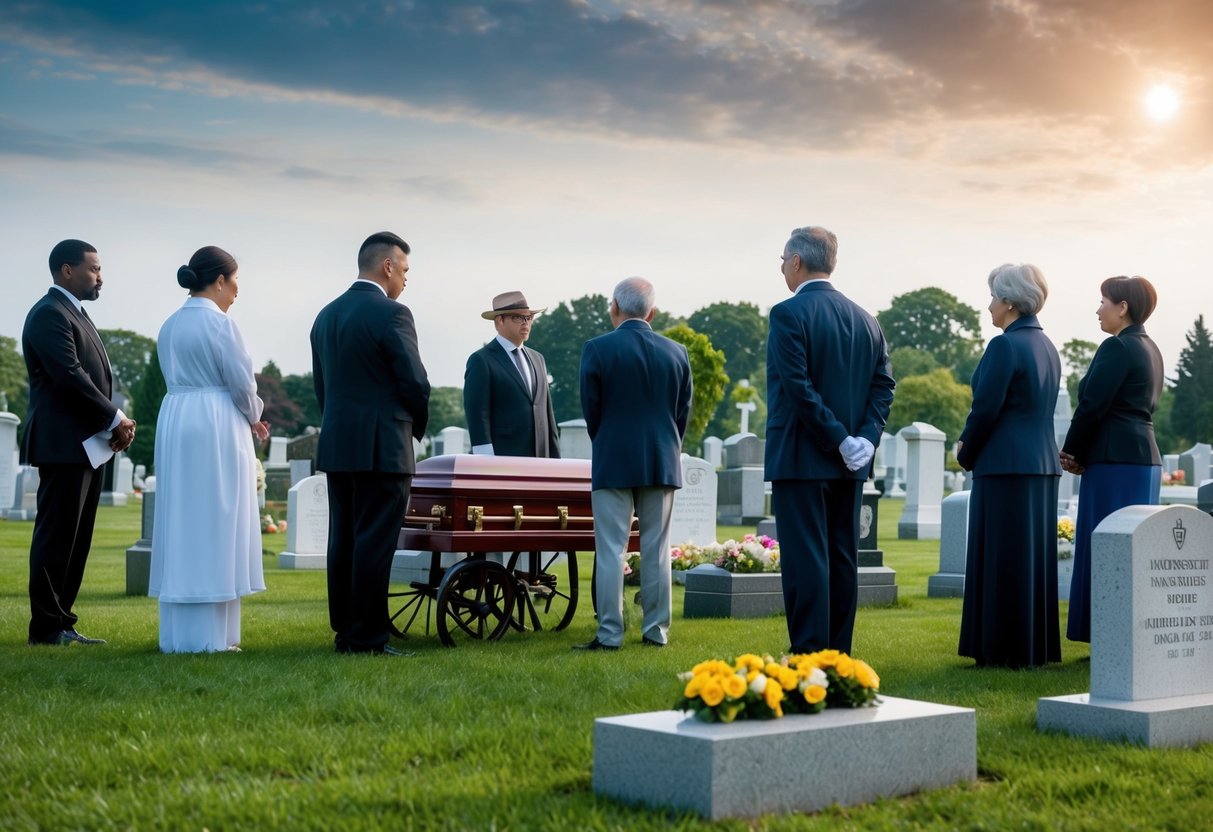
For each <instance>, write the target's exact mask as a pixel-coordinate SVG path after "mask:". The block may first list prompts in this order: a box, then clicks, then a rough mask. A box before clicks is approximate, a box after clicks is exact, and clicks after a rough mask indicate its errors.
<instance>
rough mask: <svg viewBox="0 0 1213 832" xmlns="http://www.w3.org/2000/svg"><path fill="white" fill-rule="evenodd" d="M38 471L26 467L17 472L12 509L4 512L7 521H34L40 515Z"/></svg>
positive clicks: (29, 466)
mask: <svg viewBox="0 0 1213 832" xmlns="http://www.w3.org/2000/svg"><path fill="white" fill-rule="evenodd" d="M38 483H39V477H38V469H37V468H34V467H33V466H31V465H26V466H23V467H22V468H20V470H18V471H17V483H16V485H15V487H14V488H13V501H12V505H11V507H10V508H9V509H8V510H7V511H6V512H4V518H5V519H6V520H33V519H34V516H35V515H36V514H37V513H38Z"/></svg>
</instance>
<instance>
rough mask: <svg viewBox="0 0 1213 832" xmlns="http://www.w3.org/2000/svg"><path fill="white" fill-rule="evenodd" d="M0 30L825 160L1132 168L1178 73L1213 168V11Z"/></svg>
mask: <svg viewBox="0 0 1213 832" xmlns="http://www.w3.org/2000/svg"><path fill="white" fill-rule="evenodd" d="M0 20H7V25H6V26H5V27H4V31H5V32H6V33H7V34H6V36H7V37H8V38H10V39H20V40H25V41H26V42H38V43H41V44H43V45H44V47H45V48H47V49H58V50H62V51H72V52H74V53H75V54H77V55H78V56H79V57H80V58H82V59H83V60H84V62H85V63H86V64H88V63H90V61H91V62H92V64H93V67H94V68H95V66H96V65H99V64H106V65H109V66H126V67H130V68H132V69H137V70H139V71H141V72H144V73H152V74H154V73H160V72H167V71H180V72H197V71H199V70H202V71H205V72H206V73H208V74H209V75H210V76H218V77H219V78H221V79H229V80H231V81H237V82H244V83H248V84H255V85H258V86H260V87H263V88H264V87H268V88H272V89H277V90H281V91H284V92H287V93H291V94H305V95H325V96H330V97H331V96H340V97H348V98H351V99H357V100H359V101H360V102H361V104H362V105H363V106H372V107H373V106H389V107H390V106H398V107H402V108H407V109H409V110H411V111H417V110H420V111H422V112H425V113H429V114H431V115H433V116H435V117H457V118H466V119H470V120H476V121H480V122H483V123H494V124H513V125H523V126H530V127H539V128H541V129H544V130H567V131H571V132H577V133H581V134H585V133H590V134H598V135H604V136H608V137H639V138H668V139H676V140H690V141H712V142H722V141H723V142H753V143H759V144H770V145H778V146H781V147H788V146H794V147H803V148H808V149H823V150H835V149H841V148H849V147H856V146H872V145H876V146H883V147H886V148H891V149H894V150H895V149H896V148H898V147H899V146H902V145H903V144H906V145H909V144H914V143H913V142H905V140H904V137H905V136H906V135H907V134H922V133H927V132H930V131H945V132H946V131H949V130H960V129H965V128H966V126H967V125H970V124H973V123H979V124H989V123H991V122H998V123H1006V124H1007V125H1010V128H1009V129H1013V128H1014V126H1015V125H1017V124H1018V125H1022V124H1025V123H1030V124H1032V125H1034V126H1037V127H1041V126H1043V127H1045V128H1048V129H1051V130H1060V131H1067V130H1073V131H1081V132H1082V134H1083V135H1084V136H1086V137H1087V140H1088V141H1093V142H1096V143H1099V144H1100V145H1101V146H1100V147H1099V148H1098V150H1100V151H1101V152H1112V153H1114V154H1115V153H1120V154H1123V155H1125V156H1131V155H1132V154H1134V153H1140V152H1141V150H1140V148H1139V147H1137V146H1135V145H1131V140H1132V139H1133V138H1134V137H1135V136H1136V135H1137V134H1138V133H1139V132H1140V130H1141V124H1140V113H1139V109H1138V106H1137V99H1138V98H1139V97H1140V93H1141V91H1142V88H1143V84H1145V83H1146V82H1147V81H1148V79H1149V78H1150V77H1152V76H1157V75H1159V74H1167V73H1169V74H1173V75H1174V76H1176V77H1177V78H1180V79H1181V80H1184V79H1186V83H1187V84H1188V85H1189V86H1188V89H1187V90H1186V93H1185V98H1186V99H1188V101H1189V102H1190V103H1189V105H1188V106H1189V108H1190V112H1188V113H1187V114H1186V121H1185V123H1187V124H1189V125H1190V126H1189V127H1186V128H1176V130H1175V133H1174V136H1173V137H1172V140H1171V142H1172V143H1171V146H1170V147H1168V149H1167V155H1168V158H1171V159H1173V160H1175V161H1176V162H1183V161H1186V162H1189V163H1191V162H1204V161H1207V160H1208V159H1209V158H1211V157H1213V115H1211V114H1210V113H1209V112H1208V110H1209V108H1210V106H1211V104H1210V101H1213V96H1211V95H1209V94H1208V92H1209V91H1208V90H1207V89H1205V88H1204V87H1203V86H1202V85H1204V84H1206V83H1208V82H1207V80H1206V79H1205V77H1204V74H1203V73H1204V65H1205V63H1206V62H1207V57H1208V55H1209V53H1210V46H1211V45H1213V4H1211V3H1209V2H1207V0H1158V1H1157V2H1151V3H1129V2H1125V3H1120V2H1105V1H1104V0H1048V2H1045V0H1039V2H1031V0H915V2H905V1H904V0H821V2H817V3H811V2H810V3H806V2H803V0H755V2H748V3H744V4H742V3H730V2H723V0H653V1H652V2H639V0H636V2H623V0H616V2H608V1H607V0H602V2H586V1H585V0H499V2H479V3H473V2H464V1H463V0H448V1H447V2H442V3H437V2H422V1H421V0H415V1H410V0H377V1H376V2H364V0H346V2H341V0H331V2H322V1H321V0H312V2H304V3H299V2H288V0H262V2H258V3H248V2H246V1H245V0H239V1H238V2H237V1H236V0H220V2H209V3H205V4H186V3H181V4H166V3H161V2H153V1H152V0H142V1H141V2H140V1H139V0H134V1H133V2H123V3H108V2H84V0H77V2H71V0H63V2H54V3H51V2H38V1H37V0H27V1H26V2H23V3H21V4H19V5H18V4H9V5H8V6H6V8H5V9H4V10H3V11H0ZM98 50H99V51H98ZM1200 109H1203V111H1198V110H1200ZM1025 132H1026V131H1025ZM916 146H917V145H916ZM1001 152H1002V151H1001V150H1000V151H998V153H1001ZM1014 152H1015V153H1020V154H1024V155H1023V156H1022V157H1021V158H1026V157H1027V156H1029V155H1030V154H1031V152H1032V148H1031V146H1030V143H1029V142H1028V141H1027V140H1026V139H1021V140H1020V141H1019V142H1018V146H1017V147H1016V148H1014ZM996 155H997V153H996V154H993V155H992V156H991V157H990V158H993V157H994V156H996Z"/></svg>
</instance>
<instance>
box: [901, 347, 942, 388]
mask: <svg viewBox="0 0 1213 832" xmlns="http://www.w3.org/2000/svg"><path fill="white" fill-rule="evenodd" d="M889 364H891V365H892V368H893V378H894V379H896V380H897V381H898V383H900V382H901V380H902V379H903V378H909V377H910V376H925V375H926V374H927V373H929V372H931V371H932V370H937V369H939V362H938V361H936V360H935V356H933V355H931V354H930V353H929V352H924V351H923V350H920V349H916V348H914V347H898V348H897V349H895V350H893V351H892V352H890V353H889Z"/></svg>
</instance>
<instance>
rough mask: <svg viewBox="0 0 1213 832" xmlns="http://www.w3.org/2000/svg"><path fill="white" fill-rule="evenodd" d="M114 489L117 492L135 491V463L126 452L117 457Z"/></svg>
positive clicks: (132, 492)
mask: <svg viewBox="0 0 1213 832" xmlns="http://www.w3.org/2000/svg"><path fill="white" fill-rule="evenodd" d="M114 490H115V491H117V492H118V493H119V494H128V495H129V494H134V493H135V463H133V462H131V459H130V457H128V456H127V455H126V454H121V455H120V456H119V457H118V464H117V466H115V468H114Z"/></svg>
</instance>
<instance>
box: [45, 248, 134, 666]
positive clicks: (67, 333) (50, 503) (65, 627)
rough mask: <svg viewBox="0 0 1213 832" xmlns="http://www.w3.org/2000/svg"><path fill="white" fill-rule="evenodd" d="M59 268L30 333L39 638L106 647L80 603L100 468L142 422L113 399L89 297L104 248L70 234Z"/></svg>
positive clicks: (55, 260)
mask: <svg viewBox="0 0 1213 832" xmlns="http://www.w3.org/2000/svg"><path fill="white" fill-rule="evenodd" d="M50 270H51V278H52V280H54V285H53V286H51V288H50V291H49V292H48V293H47V294H46V295H44V296H43V297H42V299H41V300H39V301H38V302H37V303H36V304H34V308H33V309H31V310H30V312H29V315H28V316H27V317H26V319H25V328H24V330H23V331H22V333H21V349H22V352H23V353H24V354H25V366H26V369H27V370H28V371H29V419H28V421H27V423H26V425H25V435H24V438H23V440H22V445H23V447H24V451H25V458H26V459H27V460H28V461H29V463H30V465H34V466H36V467H37V468H38V478H39V481H38V513H37V515H36V516H35V518H34V536H33V540H32V541H31V542H30V551H29V600H30V613H31V616H30V624H29V643H30V644H57V645H69V644H104V643H105V641H104V640H102V639H99V638H88V637H87V636H84V635H81V634H80V633H79V632H77V631H76V621H77V620H78V617H77V616H76V614H75V613H73V612H72V605H73V604H75V602H76V595H77V594H78V593H79V592H80V582H81V580H82V579H83V578H84V564H85V561H86V560H87V559H88V553H89V548H90V547H91V546H92V542H93V524H94V522H95V520H96V518H97V503H98V501H99V500H100V498H101V477H102V470H103V469H102V468H101V467H100V466H101V465H102V464H104V462H105V461H107V460H106V458H107V457H109V456H113V452H114V451H123V450H126V449H127V448H128V447H129V446H130V444H131V440H133V439H134V438H135V423H134V421H132V420H131V419H128V418H126V416H125V414H123V412H122V411H121V410H119V409H118V408H117V407H116V406H114V404H113V403H112V402H111V401H110V396H111V394H112V393H113V382H114V380H113V373H112V372H111V370H110V363H109V356H107V355H106V353H105V346H104V345H103V344H102V343H101V336H100V335H99V334H98V333H97V328H96V327H95V326H93V322H92V320H91V319H90V318H89V316H88V313H87V312H85V311H84V305H83V301H86V300H89V301H92V300H96V299H97V298H98V297H99V296H100V294H101V284H102V280H101V259H100V257H99V256H98V254H97V249H95V248H93V247H92V246H91V245H89V244H88V243H86V242H84V241H82V240H64V241H62V242H61V243H59V244H58V245H56V246H55V247H54V249H52V250H51V256H50ZM106 432H110V433H109V434H108V439H106V438H105V437H106ZM98 434H101V436H97V435H98ZM94 437H96V438H95V439H94V440H93V442H92V444H93V445H95V446H96V447H97V448H99V452H98V454H97V455H96V456H94V457H93V458H90V455H89V451H87V450H86V448H85V442H86V441H87V440H90V439H93V438H94ZM107 444H108V446H109V447H108V449H107V448H106V445H107ZM94 463H96V467H94Z"/></svg>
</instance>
